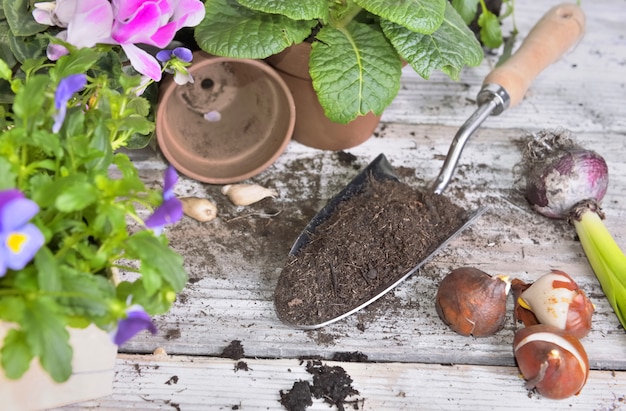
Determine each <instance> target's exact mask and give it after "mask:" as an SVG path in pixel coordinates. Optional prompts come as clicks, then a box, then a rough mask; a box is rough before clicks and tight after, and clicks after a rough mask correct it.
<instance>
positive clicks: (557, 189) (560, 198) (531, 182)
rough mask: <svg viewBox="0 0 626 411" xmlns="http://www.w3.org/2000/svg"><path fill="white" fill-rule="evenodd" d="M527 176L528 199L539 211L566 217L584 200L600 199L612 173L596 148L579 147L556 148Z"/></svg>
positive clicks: (545, 214)
mask: <svg viewBox="0 0 626 411" xmlns="http://www.w3.org/2000/svg"><path fill="white" fill-rule="evenodd" d="M535 167H536V168H535V169H534V171H533V172H532V173H529V174H528V175H527V178H526V198H527V199H528V201H529V202H530V203H531V204H532V205H533V208H534V209H535V210H536V211H537V212H538V213H540V214H542V215H544V216H546V217H550V218H558V219H563V218H566V217H567V215H568V213H569V212H570V210H571V209H572V207H574V205H575V204H577V203H579V202H580V201H582V200H586V199H594V200H596V201H597V202H600V201H601V200H602V198H604V195H605V194H606V191H607V187H608V184H609V174H608V167H607V164H606V161H605V160H604V158H603V157H602V156H600V155H599V154H597V153H596V152H594V151H590V150H584V149H579V148H571V149H567V150H558V149H557V150H555V152H554V153H553V155H552V156H551V157H550V158H546V161H545V162H543V163H541V164H540V163H535Z"/></svg>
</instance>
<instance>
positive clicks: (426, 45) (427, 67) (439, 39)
mask: <svg viewBox="0 0 626 411" xmlns="http://www.w3.org/2000/svg"><path fill="white" fill-rule="evenodd" d="M381 27H382V28H383V32H384V33H385V36H387V38H388V39H389V40H390V41H391V44H393V46H394V47H395V48H396V50H397V51H398V53H399V54H400V56H402V58H403V59H405V60H406V61H407V62H408V63H409V64H410V65H411V67H413V69H414V70H415V71H416V72H417V73H418V74H419V75H420V76H422V77H423V78H425V79H428V78H429V77H430V74H431V73H432V71H433V70H441V71H442V72H444V73H446V74H447V75H448V76H450V78H452V79H454V80H458V78H459V73H460V71H461V69H462V68H463V66H464V65H468V66H477V65H479V64H480V63H481V61H482V60H483V57H484V55H483V51H482V48H481V46H480V43H479V42H478V40H476V37H475V36H474V33H472V31H471V30H470V29H469V28H468V27H467V25H466V24H465V23H464V22H463V19H462V18H461V16H459V14H458V13H457V12H456V11H455V10H454V9H453V8H452V6H451V5H448V6H447V7H446V16H445V19H444V21H443V24H442V25H441V27H439V29H438V30H437V31H436V32H434V33H433V34H432V35H425V34H419V33H413V32H411V31H409V30H407V29H406V28H404V27H402V26H399V25H397V24H394V23H391V22H385V21H382V22H381Z"/></svg>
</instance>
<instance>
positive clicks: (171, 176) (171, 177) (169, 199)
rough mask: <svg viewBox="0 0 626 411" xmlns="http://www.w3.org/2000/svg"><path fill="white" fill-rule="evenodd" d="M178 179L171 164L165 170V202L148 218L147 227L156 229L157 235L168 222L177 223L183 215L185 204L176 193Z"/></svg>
mask: <svg viewBox="0 0 626 411" xmlns="http://www.w3.org/2000/svg"><path fill="white" fill-rule="evenodd" d="M177 180H178V174H177V173H176V169H174V167H172V166H169V167H168V168H167V170H165V175H164V181H163V203H161V205H160V206H159V207H158V208H157V209H156V210H154V213H152V215H151V216H150V217H148V219H147V220H146V227H149V228H151V229H152V230H154V232H155V233H156V234H157V235H158V234H160V233H161V230H163V227H164V226H165V225H166V224H172V223H175V222H176V221H178V220H180V219H181V218H182V217H183V205H182V203H181V202H180V200H179V199H178V198H176V196H175V195H174V185H176V181H177Z"/></svg>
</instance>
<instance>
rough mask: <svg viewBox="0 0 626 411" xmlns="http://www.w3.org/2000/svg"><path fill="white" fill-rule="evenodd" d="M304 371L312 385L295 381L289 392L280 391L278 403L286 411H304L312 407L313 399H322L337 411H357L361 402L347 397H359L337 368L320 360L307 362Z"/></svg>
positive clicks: (342, 370)
mask: <svg viewBox="0 0 626 411" xmlns="http://www.w3.org/2000/svg"><path fill="white" fill-rule="evenodd" d="M306 370H307V372H308V373H309V374H311V375H313V383H312V384H311V383H309V382H307V381H302V380H300V381H297V382H295V383H294V384H293V387H292V388H291V390H289V391H286V392H285V391H283V390H281V391H280V403H281V404H282V405H283V407H285V408H286V409H287V410H288V411H304V410H306V408H307V407H309V406H311V405H313V398H317V399H323V400H324V402H326V403H327V404H329V405H330V406H336V407H337V410H338V411H345V409H346V408H345V406H346V405H350V406H351V408H352V409H354V410H358V409H359V403H361V404H362V403H363V402H364V401H363V400H359V399H356V400H347V398H348V397H350V396H354V395H359V392H358V391H357V390H356V389H354V388H353V387H352V378H351V377H350V376H349V375H348V374H347V373H346V371H345V370H344V369H343V368H342V367H339V366H328V365H325V364H323V363H322V362H321V361H320V360H310V361H307V365H306Z"/></svg>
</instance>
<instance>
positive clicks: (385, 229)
mask: <svg viewBox="0 0 626 411" xmlns="http://www.w3.org/2000/svg"><path fill="white" fill-rule="evenodd" d="M466 219H467V213H466V212H465V211H464V210H463V209H462V208H460V207H458V206H457V205H455V204H453V203H452V202H451V201H450V200H449V199H448V198H447V197H445V196H442V195H437V194H432V193H430V192H421V191H419V190H416V189H414V188H412V187H411V186H409V185H407V184H403V183H400V182H397V181H394V180H384V181H378V180H376V179H373V178H370V180H369V181H368V183H367V184H366V185H365V187H364V189H363V190H362V192H361V193H358V194H356V195H354V196H353V197H351V198H349V199H347V200H345V201H343V202H341V203H339V204H338V206H337V207H336V209H335V211H334V212H333V213H332V214H331V215H330V217H329V218H328V219H327V220H326V221H324V222H323V223H321V224H320V225H319V226H318V227H317V228H316V230H315V232H314V233H313V234H312V236H311V241H310V242H309V243H308V244H306V245H305V246H303V247H302V248H301V249H300V251H299V252H298V254H297V255H295V256H290V257H289V258H288V260H287V263H286V265H285V267H284V269H283V271H282V273H281V275H280V278H279V280H278V284H277V286H276V290H275V294H274V304H275V308H276V312H277V314H278V316H279V318H280V319H281V320H282V321H284V322H286V323H288V324H293V325H296V326H306V325H316V324H321V323H324V322H326V321H330V320H332V319H334V318H336V317H337V316H340V315H342V314H344V313H346V312H349V311H350V310H352V309H354V308H356V307H358V306H360V305H361V304H363V303H365V302H367V301H369V300H370V299H371V298H373V297H374V296H376V295H378V294H379V293H380V292H381V291H383V290H384V289H386V288H388V287H389V286H390V285H392V284H393V283H395V282H396V281H397V280H398V279H400V278H402V277H403V276H404V275H406V273H408V272H409V271H410V270H412V269H413V268H414V267H415V266H416V265H417V264H418V263H419V262H421V261H422V260H424V259H425V258H426V257H428V256H429V255H430V254H431V253H432V252H433V251H434V250H435V249H436V248H437V247H438V246H439V245H440V244H441V243H442V242H443V241H445V240H446V239H447V238H448V237H449V236H450V235H452V234H453V233H454V232H455V231H456V230H457V229H458V228H460V227H461V226H462V225H463V223H464V222H465V220H466Z"/></svg>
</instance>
